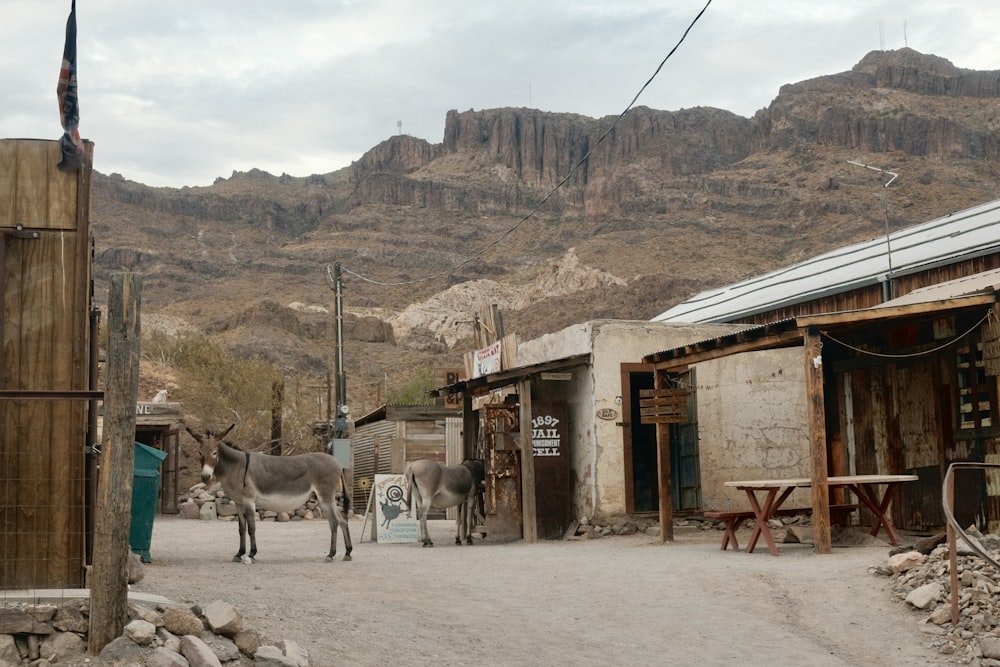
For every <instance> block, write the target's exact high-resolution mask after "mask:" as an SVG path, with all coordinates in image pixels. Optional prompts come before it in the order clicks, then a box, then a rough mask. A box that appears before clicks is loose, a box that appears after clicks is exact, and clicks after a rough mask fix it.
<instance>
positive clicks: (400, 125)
mask: <svg viewBox="0 0 1000 667" xmlns="http://www.w3.org/2000/svg"><path fill="white" fill-rule="evenodd" d="M396 132H397V133H399V134H402V133H403V121H401V120H397V121H396Z"/></svg>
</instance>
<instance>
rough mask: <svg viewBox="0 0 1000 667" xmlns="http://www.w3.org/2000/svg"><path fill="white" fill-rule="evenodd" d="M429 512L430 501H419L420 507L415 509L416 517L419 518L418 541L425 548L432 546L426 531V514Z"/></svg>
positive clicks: (432, 543) (432, 542) (428, 533)
mask: <svg viewBox="0 0 1000 667" xmlns="http://www.w3.org/2000/svg"><path fill="white" fill-rule="evenodd" d="M430 511H431V501H430V500H426V501H425V500H421V502H420V506H419V507H418V508H417V516H418V517H419V518H420V536H421V537H420V539H421V541H422V542H423V545H424V546H425V547H432V546H434V541H433V540H431V534H430V532H429V531H428V530H427V513H428V512H430Z"/></svg>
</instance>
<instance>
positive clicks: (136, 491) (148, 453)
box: [128, 442, 167, 563]
mask: <svg viewBox="0 0 1000 667" xmlns="http://www.w3.org/2000/svg"><path fill="white" fill-rule="evenodd" d="M165 458H167V453H166V452H163V451H160V450H159V449H156V448H155V447H150V446H148V445H144V444H142V443H141V442H137V443H135V468H134V470H133V471H132V525H131V527H130V528H129V531H128V543H129V547H131V549H132V551H134V552H135V553H137V554H139V558H141V559H142V562H143V563H149V562H151V561H152V557H151V556H150V555H149V546H150V544H152V542H153V518H154V516H155V515H156V503H157V500H159V497H160V471H159V470H158V468H159V467H160V464H161V463H163V459H165Z"/></svg>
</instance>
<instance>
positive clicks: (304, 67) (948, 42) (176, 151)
mask: <svg viewBox="0 0 1000 667" xmlns="http://www.w3.org/2000/svg"><path fill="white" fill-rule="evenodd" d="M706 1H707V0H669V1H667V0H614V1H610V0H500V1H499V2H479V1H478V0H284V1H282V2H279V1H277V0H238V1H237V0H161V1H159V2H152V1H151V0H128V1H127V2H123V1H121V0H78V3H77V23H78V30H79V38H78V51H79V56H78V70H79V86H80V88H79V93H80V109H81V121H80V131H81V134H82V135H83V136H84V137H85V138H87V139H90V140H92V141H93V142H94V143H95V153H96V155H95V168H96V169H97V170H98V171H100V172H102V173H105V174H111V173H119V174H121V175H122V176H124V177H125V178H128V179H130V180H134V181H139V182H141V183H145V184H147V185H154V186H171V187H180V186H184V185H192V186H193V185H209V184H211V183H212V182H213V181H214V180H215V179H216V178H217V177H220V176H221V177H229V176H230V175H231V174H232V172H233V171H248V170H249V169H252V168H258V169H263V170H265V171H268V172H270V173H272V174H275V175H279V174H282V173H287V174H291V175H292V176H308V175H309V174H315V173H327V172H330V171H334V170H336V169H339V168H341V167H344V166H347V165H349V164H350V163H351V162H352V161H353V160H356V159H358V158H359V157H360V156H361V155H362V154H363V153H364V152H365V151H367V150H368V149H370V148H372V147H373V146H375V145H377V144H378V143H379V142H381V141H384V140H385V139H388V138H389V137H391V136H392V135H395V134H398V133H399V132H400V131H402V133H404V134H410V135H413V136H416V137H420V138H422V139H426V140H427V141H430V142H432V143H439V142H440V141H441V140H442V136H443V133H444V121H445V114H446V113H447V112H448V110H449V109H457V110H459V111H465V110H468V109H490V108H497V107H531V108H536V109H542V110H544V111H553V112H571V113H578V114H582V115H586V116H591V117H602V116H609V115H617V114H619V113H621V112H622V111H623V110H624V109H625V108H626V107H627V106H628V105H629V103H630V102H631V101H632V98H633V97H634V96H635V95H636V93H638V92H639V90H640V88H641V87H642V85H643V84H644V83H646V81H647V80H648V79H649V78H650V77H651V76H652V75H653V73H654V71H655V70H656V68H657V66H659V64H660V63H661V61H662V60H663V59H664V57H666V55H667V53H668V52H669V51H670V49H671V48H673V47H674V45H675V44H676V43H677V42H678V40H679V39H680V38H681V36H682V34H683V32H684V30H685V29H686V28H687V27H688V25H689V24H690V23H691V22H692V21H693V20H694V18H695V16H696V15H697V14H698V12H699V11H700V10H701V9H702V8H703V7H704V6H705V4H706ZM69 8H70V0H0V89H2V90H3V94H2V95H0V138H4V137H28V138H42V139H58V138H59V136H60V135H61V133H62V130H61V128H60V126H59V114H58V107H57V103H56V94H55V89H56V82H57V78H58V71H59V65H60V62H61V60H62V48H63V38H64V31H65V25H66V18H67V16H68V14H69ZM997 26H1000V2H997V0H927V1H924V0H911V1H903V0H885V1H880V0H841V1H839V2H805V1H803V0H760V1H758V2H747V1H746V0H713V2H712V3H711V5H710V6H709V7H708V10H707V11H706V12H705V14H704V16H703V17H702V18H701V19H700V20H699V21H698V22H697V24H696V25H695V26H694V28H693V29H692V30H691V32H690V34H689V35H688V37H687V39H686V41H685V42H684V43H683V44H682V45H681V46H680V48H679V49H678V50H677V52H676V54H675V55H674V56H673V57H671V58H670V59H669V60H668V61H667V62H666V64H665V65H664V66H663V69H662V70H661V71H660V73H659V74H658V75H657V76H656V78H655V79H654V80H653V82H652V83H651V84H650V85H649V87H648V88H646V90H645V91H644V92H643V93H642V95H641V96H640V97H639V99H638V101H637V104H639V105H645V106H648V107H652V108H654V109H666V110H676V109H682V108H689V107H694V106H712V107H718V108H722V109H727V110H729V111H732V112H734V113H738V114H740V115H743V116H751V115H753V113H754V112H755V111H757V110H758V109H761V108H764V107H766V106H767V105H768V104H770V102H771V100H773V99H774V97H775V96H776V95H777V93H778V88H779V87H780V86H781V85H783V84H786V83H794V82H797V81H802V80H804V79H808V78H811V77H815V76H820V75H823V74H832V73H836V72H842V71H846V70H849V69H850V68H851V67H853V66H854V65H855V64H856V63H857V62H858V61H859V60H861V58H862V57H864V55H865V54H867V53H868V52H870V51H874V50H878V49H880V48H885V49H897V48H902V47H903V46H909V47H911V48H913V49H916V50H918V51H920V52H922V53H931V54H934V55H938V56H941V57H944V58H947V59H948V60H950V61H951V62H952V63H954V64H955V65H956V66H958V67H963V68H969V69H984V70H1000V48H998V47H997V38H996V29H997Z"/></svg>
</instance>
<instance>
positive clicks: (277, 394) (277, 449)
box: [271, 380, 285, 456]
mask: <svg viewBox="0 0 1000 667" xmlns="http://www.w3.org/2000/svg"><path fill="white" fill-rule="evenodd" d="M284 403H285V381H284V380H275V381H274V382H272V383H271V454H273V455H274V456H281V412H282V408H283V407H284Z"/></svg>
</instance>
